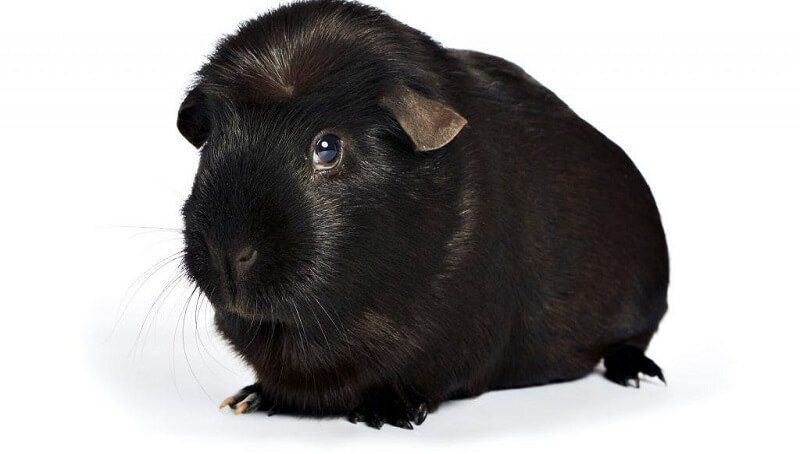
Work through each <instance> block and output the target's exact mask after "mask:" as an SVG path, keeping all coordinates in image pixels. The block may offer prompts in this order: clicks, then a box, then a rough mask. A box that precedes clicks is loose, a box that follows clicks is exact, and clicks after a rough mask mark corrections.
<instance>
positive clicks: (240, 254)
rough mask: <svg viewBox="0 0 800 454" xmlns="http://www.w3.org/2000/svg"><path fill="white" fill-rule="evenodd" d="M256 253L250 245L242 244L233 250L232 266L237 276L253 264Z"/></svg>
mask: <svg viewBox="0 0 800 454" xmlns="http://www.w3.org/2000/svg"><path fill="white" fill-rule="evenodd" d="M257 255H258V253H257V252H256V250H255V249H253V248H252V247H251V246H244V247H242V248H240V249H239V250H237V251H236V252H234V254H233V260H232V261H233V266H234V268H236V272H237V274H238V275H239V276H241V275H242V274H244V272H245V271H247V270H249V269H250V267H252V266H253V263H255V262H256V256H257Z"/></svg>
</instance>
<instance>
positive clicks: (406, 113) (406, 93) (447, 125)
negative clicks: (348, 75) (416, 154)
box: [381, 86, 467, 151]
mask: <svg viewBox="0 0 800 454" xmlns="http://www.w3.org/2000/svg"><path fill="white" fill-rule="evenodd" d="M381 104H383V106H384V107H386V108H387V109H389V111H390V112H391V113H392V115H394V118H395V119H396V120H397V122H398V123H400V126H402V127H403V130H404V131H405V132H406V134H408V136H409V137H410V138H411V140H412V141H413V142H414V147H415V148H416V149H417V151H431V150H436V149H439V148H442V147H443V146H445V145H447V144H448V143H450V141H451V140H453V138H455V136H456V135H458V133H459V131H461V128H463V127H464V125H466V124H467V120H466V119H465V118H464V117H462V116H461V115H459V113H458V112H456V111H455V110H453V109H452V108H451V107H450V106H448V105H446V104H443V103H441V102H439V101H436V100H433V99H430V98H426V97H425V96H423V95H422V94H420V93H419V92H417V91H416V90H412V89H411V88H408V87H406V86H400V87H397V88H396V89H394V90H393V91H392V92H391V93H390V94H388V95H387V96H384V97H383V99H382V100H381Z"/></svg>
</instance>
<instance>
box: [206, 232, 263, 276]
mask: <svg viewBox="0 0 800 454" xmlns="http://www.w3.org/2000/svg"><path fill="white" fill-rule="evenodd" d="M207 244H208V248H209V250H210V252H211V260H212V262H213V265H214V267H215V268H216V269H217V270H218V271H219V272H220V273H222V274H223V276H225V277H226V279H228V280H229V281H230V282H231V283H233V282H235V281H238V280H240V279H242V277H243V276H244V274H245V273H246V272H247V271H248V270H249V269H250V268H252V267H253V264H254V263H255V262H256V258H257V256H258V252H256V250H255V248H253V247H252V246H249V245H245V246H239V247H228V248H221V247H218V246H216V245H215V244H213V243H212V242H210V241H208V242H207Z"/></svg>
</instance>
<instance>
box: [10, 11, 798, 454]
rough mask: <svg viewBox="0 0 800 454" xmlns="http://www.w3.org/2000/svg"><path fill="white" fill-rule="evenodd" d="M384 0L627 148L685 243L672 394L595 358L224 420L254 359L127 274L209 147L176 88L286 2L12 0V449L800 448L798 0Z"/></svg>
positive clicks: (180, 296) (676, 267)
mask: <svg viewBox="0 0 800 454" xmlns="http://www.w3.org/2000/svg"><path fill="white" fill-rule="evenodd" d="M375 4H376V5H377V6H380V7H382V8H384V9H386V10H387V11H388V12H390V13H391V14H392V15H394V16H395V17H396V18H398V19H400V20H401V21H404V22H406V23H408V24H410V25H412V26H414V27H417V28H419V29H422V30H424V31H426V32H427V33H429V34H431V35H432V36H433V37H434V38H436V39H437V40H439V41H441V42H442V43H443V44H444V45H446V46H448V47H460V48H471V49H476V50H481V51H484V52H488V53H493V54H496V55H499V56H502V57H505V58H507V59H509V60H511V61H514V62H516V63H518V64H520V65H521V66H523V67H524V68H525V69H526V70H528V71H529V72H530V73H531V74H532V75H533V76H534V77H536V78H537V79H539V80H540V81H541V82H543V83H544V84H545V85H547V86H548V87H549V88H551V89H552V90H554V91H555V92H556V93H557V94H558V95H559V96H561V97H562V99H564V100H565V101H566V102H567V103H568V104H570V105H571V106H572V107H573V108H574V109H575V110H576V111H577V112H578V113H579V114H580V115H582V116H583V117H584V118H586V119H587V120H588V121H589V122H591V123H592V124H594V125H595V126H596V127H597V128H598V129H600V130H601V131H603V132H604V133H606V134H607V135H608V136H609V137H611V138H612V139H613V140H615V141H616V142H617V143H619V144H620V145H621V146H622V147H623V148H624V149H625V150H627V152H628V153H629V154H630V155H631V156H632V158H633V160H634V161H635V162H636V164H637V165H638V166H639V168H640V169H641V171H642V173H643V174H644V175H645V177H646V178H647V179H648V181H649V183H650V185H651V187H652V189H653V191H654V193H655V197H656V199H657V201H658V203H659V207H660V209H661V213H662V217H663V220H664V225H665V229H666V232H667V238H668V241H669V245H670V249H671V250H670V252H671V258H672V270H673V272H672V286H671V289H670V310H669V313H668V314H667V316H666V318H665V321H664V323H663V324H662V328H661V331H660V332H659V333H658V334H657V335H656V337H655V339H654V341H653V344H652V347H651V349H650V353H649V354H650V355H651V356H652V357H653V358H654V359H656V360H657V361H658V362H659V363H660V364H661V366H662V367H663V368H664V370H665V372H666V375H667V378H668V381H669V386H668V387H664V386H662V385H660V384H659V383H657V382H653V381H647V382H644V383H643V386H642V388H641V389H639V390H635V389H630V388H629V389H624V388H622V387H618V386H614V385H611V384H609V383H607V382H606V381H605V380H604V379H602V377H601V376H599V375H598V374H595V375H592V376H590V377H588V378H586V379H583V380H580V381H578V382H573V383H567V384H560V385H553V386H547V387H539V388H529V389H523V390H515V391H504V392H495V393H489V394H486V395H484V396H481V397H480V398H477V399H473V400H468V401H460V402H456V403H451V404H446V405H444V406H443V407H442V408H441V409H440V411H438V412H436V413H435V414H432V415H431V416H430V417H429V419H428V421H427V422H426V423H425V424H424V425H422V426H420V427H418V428H417V429H416V430H414V431H413V432H408V431H402V430H399V429H395V428H392V427H386V428H384V429H383V430H381V431H374V430H371V429H368V428H366V427H364V426H353V425H350V424H348V423H347V422H345V421H343V420H322V421H321V420H316V419H297V418H292V417H285V416H276V417H272V418H269V419H268V418H266V417H265V416H264V415H263V414H256V415H247V416H243V417H235V416H233V415H231V414H230V413H226V412H219V411H217V409H216V402H217V401H218V400H220V399H222V398H223V397H225V396H226V395H227V394H229V393H230V392H232V391H234V390H235V389H237V388H239V387H241V386H243V385H246V384H249V382H250V380H251V379H252V378H251V376H250V373H249V372H248V371H247V370H246V369H245V368H244V367H243V366H242V365H241V364H240V363H239V362H237V361H236V359H235V358H234V357H233V356H232V355H231V354H230V353H229V352H228V351H227V349H226V347H225V345H224V344H223V343H222V342H220V341H219V340H218V339H216V338H215V337H214V335H213V333H212V332H211V331H210V330H209V329H208V328H207V326H208V321H209V318H208V315H209V314H208V312H207V310H206V306H204V305H201V307H200V309H199V310H198V311H197V312H195V301H194V300H191V301H189V300H188V294H187V293H186V288H185V287H184V286H183V285H182V284H180V283H178V285H176V287H175V289H174V291H173V292H172V293H170V294H168V295H160V291H161V290H162V289H163V288H165V286H167V285H168V284H169V283H170V278H171V276H174V272H175V270H176V268H175V267H174V266H173V265H174V264H175V263H174V262H173V263H171V264H168V265H167V266H166V267H165V268H163V269H162V270H161V271H159V272H157V273H155V274H154V275H153V276H152V277H151V278H150V279H149V280H147V282H145V283H144V284H143V285H140V284H141V281H140V280H137V277H138V276H140V275H141V273H143V272H146V270H147V269H148V268H149V267H150V266H151V265H153V264H155V263H157V262H158V261H159V260H160V259H162V258H164V257H167V256H168V255H169V254H172V253H174V252H177V251H179V250H180V248H181V242H180V234H179V231H176V230H169V229H180V227H181V223H180V218H179V208H180V205H181V203H182V201H183V199H184V197H185V196H186V195H187V191H188V190H189V186H190V183H191V180H192V177H193V173H194V170H195V168H196V163H197V153H196V152H195V151H194V150H193V149H192V148H191V146H190V145H189V144H188V143H186V142H185V141H183V139H182V138H181V137H180V135H179V134H178V132H177V130H176V129H175V127H174V123H175V114H176V110H177V107H178V105H179V103H180V101H181V97H182V93H183V89H184V87H185V86H186V85H187V84H188V83H189V81H190V80H191V74H192V72H193V71H194V70H196V69H197V68H198V66H199V65H200V64H201V62H202V61H203V58H204V56H205V55H207V54H209V53H210V52H211V51H212V49H213V45H214V43H215V41H216V40H217V39H218V38H219V37H220V36H221V35H222V34H224V33H230V32H233V31H234V30H235V26H236V24H237V23H238V22H239V21H241V20H244V19H247V18H250V17H252V16H253V15H255V14H256V13H259V12H264V11H266V10H268V9H270V8H272V7H274V6H275V2H270V1H266V0H261V1H250V2H235V3H234V2H220V1H215V2H197V1H193V2H168V1H159V2H135V3H134V2H130V3H129V4H127V5H125V4H121V3H120V4H116V3H114V2H97V3H87V2H52V3H42V2H24V5H23V2H15V3H14V4H5V5H4V6H3V8H2V13H0V148H1V151H0V153H1V154H0V156H1V157H2V161H1V162H0V201H2V208H0V213H1V215H2V221H0V254H1V255H0V258H1V260H0V279H2V293H1V294H0V295H2V302H0V304H1V305H2V306H0V307H2V312H0V336H1V338H0V340H1V342H0V362H2V364H3V366H2V372H0V384H1V385H2V387H1V388H0V389H1V390H2V393H3V400H4V404H5V405H4V409H3V412H2V416H0V418H2V419H3V420H4V421H3V422H2V424H0V427H2V429H1V430H2V437H1V438H2V440H3V446H4V450H6V449H8V448H9V447H12V448H15V449H12V450H11V451H7V452H12V451H16V450H34V449H38V448H42V447H50V448H66V447H75V448H79V449H81V450H83V451H89V452H91V451H94V450H99V449H113V450H115V451H119V450H121V451H131V452H146V451H144V450H146V449H151V450H152V449H155V450H157V451H156V452H160V451H161V450H166V449H175V448H180V449H181V451H179V452H221V451H222V450H228V449H231V450H234V451H237V452H240V451H250V450H252V451H259V452H270V450H272V452H275V451H274V450H276V449H282V450H284V449H289V450H293V449H311V450H320V449H322V450H325V451H326V452H338V451H341V452H349V453H350V452H361V451H370V452H374V450H375V449H380V450H382V451H398V452H408V451H409V450H414V451H416V450H419V449H423V448H426V447H440V448H449V449H451V450H453V452H463V451H465V450H470V449H474V450H481V449H485V448H487V447H490V446H491V447H493V448H502V449H514V450H519V451H524V452H551V451H553V450H556V449H557V450H564V451H570V452H576V451H575V450H577V449H581V450H583V451H584V452H595V451H601V452H606V451H609V452H610V451H613V452H674V450H675V449H676V448H677V449H692V450H694V449H701V448H712V449H714V450H715V452H716V451H718V450H722V449H726V450H727V449H731V448H733V449H736V448H741V449H748V450H750V449H759V451H764V452H778V451H787V452H788V451H794V452H797V449H798V442H797V438H796V434H795V430H796V427H797V408H798V405H800V399H798V396H799V394H800V393H798V387H800V385H798V383H797V379H798V354H797V351H796V347H797V345H798V342H797V334H796V326H797V323H798V315H799V314H800V312H799V311H798V303H800V298H798V290H797V284H798V274H799V273H798V272H799V271H800V265H798V256H799V254H800V242H798V232H800V216H799V215H798V193H800V184H798V173H799V172H798V171H800V168H799V167H800V166H798V163H799V162H800V158H798V153H799V152H800V138H799V136H800V134H799V133H800V130H799V129H800V128H798V126H800V107H798V106H800V84H798V81H800V33H799V32H798V25H797V21H798V17H800V14H798V11H797V10H795V9H794V8H793V7H792V5H791V2H786V3H777V2H770V1H759V2H750V3H747V4H739V3H735V2H719V3H715V2H698V1H690V2H682V1H679V2H675V1H673V2H658V3H654V2H639V1H631V2H618V1H613V2H608V1H604V2H586V3H574V2H554V1H548V2H525V3H523V2H516V1H500V0H493V1H491V2H475V1H460V2H457V3H456V2H453V3H451V2H433V1H426V2H416V1H400V0H397V1H380V2H377V1H376V2H375ZM520 152H524V150H520ZM134 226H135V227H134ZM138 227H151V228H138ZM152 227H157V228H159V229H154V228H152ZM160 228H164V229H167V230H160ZM136 289H138V292H136V291H135V290H136ZM160 296H161V297H160ZM187 301H189V305H188V306H186V303H187ZM154 302H155V307H157V308H160V310H158V311H157V313H156V311H153V312H152V313H150V316H149V317H148V316H147V315H146V314H147V313H148V309H149V308H150V307H151V305H152V304H153V303H154ZM124 308H127V309H125V310H123V309H124ZM184 308H187V311H186V316H185V317H183V316H182V314H183V310H184ZM195 313H197V319H196V325H195ZM182 322H183V323H182ZM195 326H197V329H195ZM140 327H144V329H143V330H142V331H143V332H142V335H141V336H139V338H138V341H137V333H138V332H139V329H140ZM183 327H185V328H183ZM198 337H199V338H200V339H201V340H202V345H201V344H200V343H198V341H197V339H198ZM206 350H207V351H206ZM212 356H213V358H212ZM190 365H191V366H190ZM190 367H191V369H190ZM15 445H16V446H15ZM189 448H191V451H189ZM542 449H546V450H547V451H541V450H542Z"/></svg>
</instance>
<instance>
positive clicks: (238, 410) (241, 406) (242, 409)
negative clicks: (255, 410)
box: [233, 402, 250, 415]
mask: <svg viewBox="0 0 800 454" xmlns="http://www.w3.org/2000/svg"><path fill="white" fill-rule="evenodd" d="M248 408H250V404H249V403H247V402H242V403H240V404H239V405H237V406H236V409H234V410H233V412H234V413H236V414H237V415H241V414H242V413H246V412H247V409H248Z"/></svg>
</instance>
